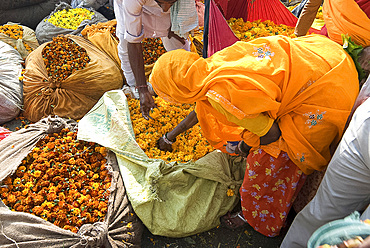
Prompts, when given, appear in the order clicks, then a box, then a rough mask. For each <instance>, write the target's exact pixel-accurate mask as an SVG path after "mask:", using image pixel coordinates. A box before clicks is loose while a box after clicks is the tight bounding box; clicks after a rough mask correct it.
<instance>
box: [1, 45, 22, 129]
mask: <svg viewBox="0 0 370 248" xmlns="http://www.w3.org/2000/svg"><path fill="white" fill-rule="evenodd" d="M22 62H23V60H22V57H21V56H20V54H19V53H18V51H17V50H15V49H14V48H13V47H12V46H10V45H8V44H6V43H5V42H2V41H0V124H3V123H5V122H7V121H10V120H12V119H14V118H15V117H17V116H18V115H19V112H20V110H21V107H22V101H23V96H22V83H21V81H20V80H19V77H20V76H21V73H22V69H23V67H22Z"/></svg>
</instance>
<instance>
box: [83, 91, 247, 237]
mask: <svg viewBox="0 0 370 248" xmlns="http://www.w3.org/2000/svg"><path fill="white" fill-rule="evenodd" d="M128 107H129V106H128V102H127V99H126V96H125V95H124V94H123V92H122V91H121V90H114V91H108V92H106V93H105V94H104V95H103V97H102V98H101V99H100V100H99V102H98V103H97V104H96V105H95V106H94V107H93V108H92V109H91V110H90V112H89V113H87V114H86V115H85V116H84V117H83V118H82V119H81V121H80V122H79V128H78V135H77V138H78V139H80V140H85V141H92V142H96V143H99V144H100V145H102V146H105V147H107V148H109V149H110V150H112V151H113V152H114V153H115V154H116V156H117V160H118V164H119V167H120V170H121V174H122V177H123V180H124V184H125V187H126V190H127V194H128V197H129V200H130V201H131V204H132V206H133V209H134V211H135V213H136V214H137V215H138V216H139V218H140V219H141V220H142V222H143V223H144V225H145V226H146V227H147V228H148V229H149V231H150V232H152V233H153V234H154V235H161V236H167V237H185V236H188V235H193V234H196V233H200V232H203V231H206V230H209V229H211V228H214V227H216V226H218V225H219V224H220V222H219V218H220V217H221V216H222V215H224V214H226V213H227V212H228V211H230V210H232V209H233V208H234V206H235V205H236V203H237V202H238V200H239V197H238V196H237V195H234V196H227V190H228V189H229V188H232V189H234V190H235V192H238V189H239V187H240V185H241V183H242V180H243V176H244V170H245V161H244V160H243V159H241V158H240V157H233V156H230V155H228V154H225V153H222V152H220V151H217V150H216V151H214V152H212V153H209V154H207V155H206V156H204V157H203V158H201V159H199V160H197V161H196V162H188V163H167V162H165V161H163V160H158V159H150V158H148V157H147V155H146V154H145V153H144V151H143V150H142V149H141V148H140V147H139V145H138V144H137V143H136V141H135V136H134V131H133V129H132V125H131V118H130V113H129V108H128Z"/></svg>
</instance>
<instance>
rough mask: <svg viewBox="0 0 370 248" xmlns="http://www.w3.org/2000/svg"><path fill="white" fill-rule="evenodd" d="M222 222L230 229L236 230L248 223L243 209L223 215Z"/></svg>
mask: <svg viewBox="0 0 370 248" xmlns="http://www.w3.org/2000/svg"><path fill="white" fill-rule="evenodd" d="M220 220H221V223H222V224H223V226H225V227H226V228H228V229H231V230H234V229H237V228H239V227H243V226H245V225H246V224H247V221H246V220H245V219H244V216H243V213H242V211H240V212H236V213H230V212H228V213H227V214H225V215H224V216H222V217H221V219H220Z"/></svg>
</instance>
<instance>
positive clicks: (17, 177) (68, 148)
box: [0, 128, 111, 233]
mask: <svg viewBox="0 0 370 248" xmlns="http://www.w3.org/2000/svg"><path fill="white" fill-rule="evenodd" d="M76 136H77V132H71V131H69V129H67V128H65V129H63V130H62V131H61V133H54V134H49V135H47V136H46V137H45V138H43V139H41V140H40V141H39V142H38V143H37V145H36V147H35V148H34V149H33V151H32V152H31V153H29V155H28V156H27V157H26V158H25V159H24V160H23V161H22V164H21V165H20V166H19V167H18V169H17V171H16V172H15V173H14V174H13V175H11V176H8V177H7V178H5V179H4V180H3V182H2V186H1V187H0V196H1V199H2V201H3V202H4V203H5V205H7V206H8V207H9V208H10V209H11V210H12V211H20V212H26V213H31V214H34V215H36V216H39V217H41V218H43V219H45V220H47V221H49V222H51V223H54V225H56V226H59V227H61V228H64V229H66V230H70V231H72V232H75V233H77V232H78V230H79V228H80V227H81V226H82V225H83V224H88V223H94V222H97V221H102V220H103V219H104V217H105V215H106V213H107V206H108V197H109V188H110V186H111V176H110V174H108V170H107V169H106V165H107V160H106V159H105V156H106V153H107V150H106V148H104V147H100V146H99V145H97V144H95V143H92V142H84V141H77V139H76Z"/></svg>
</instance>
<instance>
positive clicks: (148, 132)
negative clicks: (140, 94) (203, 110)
mask: <svg viewBox="0 0 370 248" xmlns="http://www.w3.org/2000/svg"><path fill="white" fill-rule="evenodd" d="M154 101H155V103H156V104H157V106H158V108H155V109H153V110H152V112H151V113H150V116H151V117H152V118H153V119H149V120H145V119H144V118H143V117H142V114H141V112H140V107H139V100H137V99H131V98H129V99H128V102H129V106H130V107H129V108H130V114H131V121H132V125H133V129H134V133H135V139H136V142H137V143H138V144H139V146H140V147H141V149H143V151H144V152H145V153H146V155H147V156H148V157H149V158H155V159H162V160H164V161H169V162H173V161H177V162H188V161H190V160H193V161H195V160H197V159H199V158H201V157H203V156H204V155H206V154H207V153H209V152H211V151H213V150H214V148H213V147H212V146H211V145H210V144H209V143H208V141H207V140H206V139H205V138H204V137H203V136H202V134H201V130H200V125H199V124H197V125H195V126H194V127H192V128H191V129H189V130H187V131H185V132H184V133H182V134H180V135H178V136H177V137H176V142H175V143H173V145H172V148H173V151H172V152H165V151H161V150H160V149H159V148H158V144H157V141H158V140H159V138H160V137H162V136H163V135H164V134H165V133H167V132H169V131H171V130H172V129H173V128H174V127H176V126H177V124H179V123H180V122H181V121H182V120H183V119H184V118H185V117H186V116H187V115H188V114H189V113H190V112H191V111H192V110H194V105H191V104H172V103H169V102H166V101H165V100H163V99H162V98H160V97H155V98H154Z"/></svg>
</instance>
